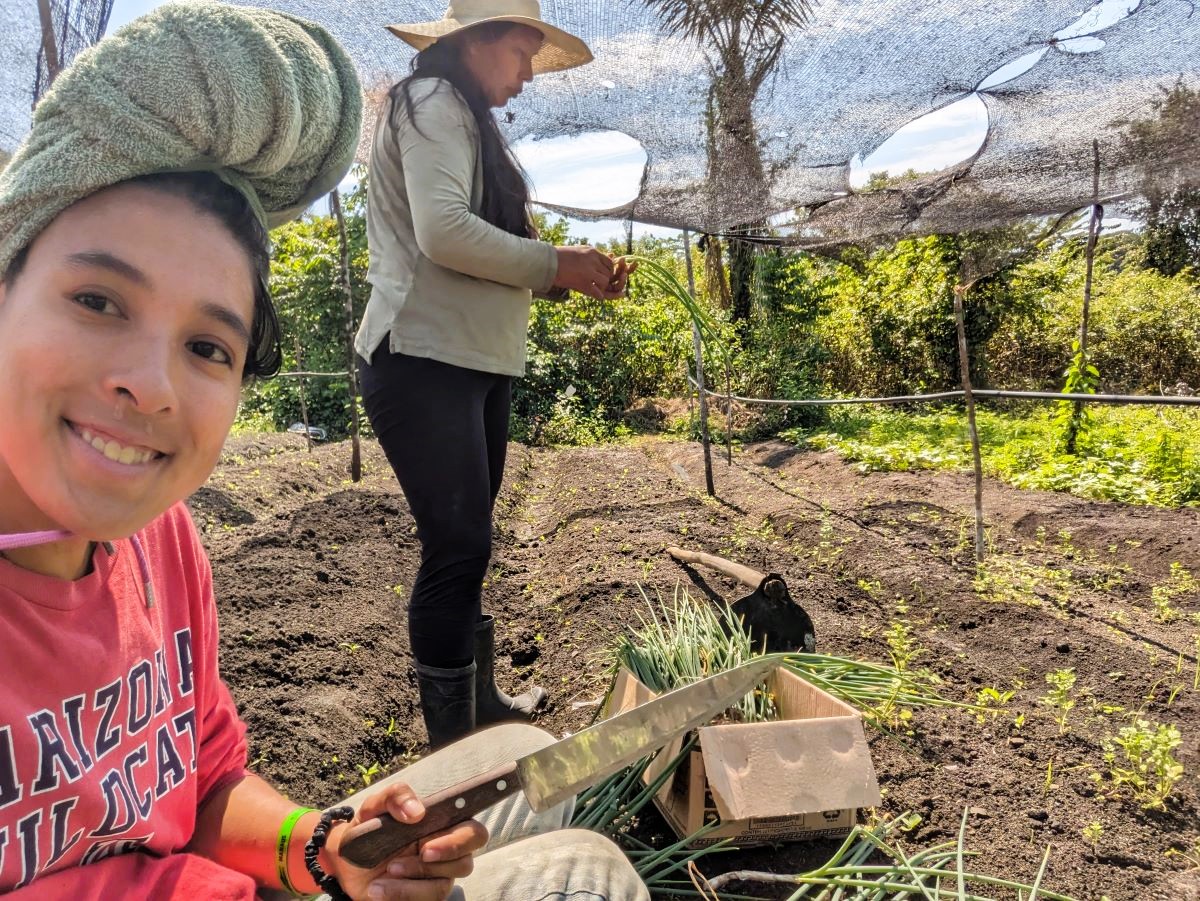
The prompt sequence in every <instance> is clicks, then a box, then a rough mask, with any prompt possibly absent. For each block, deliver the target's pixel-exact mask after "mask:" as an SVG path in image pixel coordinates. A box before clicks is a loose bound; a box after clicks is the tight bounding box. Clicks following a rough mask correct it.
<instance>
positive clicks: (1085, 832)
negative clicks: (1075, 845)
mask: <svg viewBox="0 0 1200 901" xmlns="http://www.w3.org/2000/svg"><path fill="white" fill-rule="evenodd" d="M1079 832H1080V834H1081V835H1082V836H1083V840H1084V841H1085V842H1087V843H1088V844H1089V845H1091V846H1092V853H1095V851H1096V846H1097V845H1099V844H1100V838H1101V836H1103V835H1104V825H1103V824H1102V823H1101V822H1100V821H1099V820H1093V821H1092V822H1090V823H1088V824H1087V825H1086V826H1084V827H1083V828H1082V829H1081V830H1079Z"/></svg>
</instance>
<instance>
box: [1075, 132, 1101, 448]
mask: <svg viewBox="0 0 1200 901" xmlns="http://www.w3.org/2000/svg"><path fill="white" fill-rule="evenodd" d="M1103 222H1104V207H1102V206H1101V205H1100V142H1099V141H1098V140H1095V139H1093V140H1092V216H1091V218H1090V219H1089V220H1088V240H1087V257H1086V263H1087V268H1086V270H1085V274H1084V278H1083V313H1082V314H1081V315H1080V317H1079V369H1080V371H1081V372H1084V373H1086V372H1087V366H1088V320H1089V319H1090V318H1091V309H1092V272H1093V270H1094V268H1095V265H1096V242H1097V241H1099V240H1100V227H1101V225H1102V224H1103ZM1085 390H1086V389H1085ZM1082 418H1083V401H1081V400H1077V401H1075V416H1074V417H1073V418H1072V419H1071V425H1070V426H1069V430H1068V432H1067V453H1068V454H1073V453H1075V441H1076V439H1077V438H1078V437H1079V434H1078V431H1077V428H1076V424H1077V423H1079V422H1080V421H1081V420H1082Z"/></svg>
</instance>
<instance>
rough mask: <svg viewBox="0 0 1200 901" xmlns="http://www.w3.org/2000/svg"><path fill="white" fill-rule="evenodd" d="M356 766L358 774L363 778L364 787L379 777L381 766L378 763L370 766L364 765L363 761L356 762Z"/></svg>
mask: <svg viewBox="0 0 1200 901" xmlns="http://www.w3.org/2000/svg"><path fill="white" fill-rule="evenodd" d="M354 768H355V769H357V770H358V775H359V777H360V778H361V779H362V783H363V786H364V787H365V786H369V785H370V784H371V783H372V782H374V781H375V780H376V779H378V778H379V774H380V767H379V764H378V763H373V764H371V765H370V766H363V765H362V764H361V763H356V764H355V765H354Z"/></svg>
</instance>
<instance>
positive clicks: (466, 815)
mask: <svg viewBox="0 0 1200 901" xmlns="http://www.w3.org/2000/svg"><path fill="white" fill-rule="evenodd" d="M776 664H777V661H775V660H773V659H770V658H757V659H755V660H751V661H750V662H748V663H743V664H742V665H741V666H738V667H735V668H734V669H731V670H726V671H725V672H722V673H717V674H716V675H715V676H709V677H708V678H707V679H702V680H701V681H699V682H693V683H692V684H691V685H686V686H684V687H683V688H677V689H675V690H674V691H671V692H668V693H667V694H665V695H662V696H661V697H659V698H655V699H654V700H653V701H649V702H647V703H645V704H642V705H640V706H638V707H635V708H633V709H632V710H627V711H625V712H624V713H621V714H618V715H617V716H615V717H612V718H611V719H608V720H604V721H603V722H600V723H596V724H595V725H594V726H590V727H589V728H587V729H584V730H583V731H582V732H577V733H575V734H574V735H571V736H568V737H567V738H564V739H563V740H562V741H559V742H555V743H554V744H552V745H549V746H547V747H545V748H542V749H541V750H539V751H534V752H533V753H532V754H527V755H525V756H524V757H522V758H520V759H519V760H515V761H512V762H509V763H505V764H503V765H501V766H499V767H497V768H495V769H493V770H490V771H488V772H486V773H481V774H479V775H478V776H474V777H472V778H470V779H466V780H464V781H462V782H459V783H458V784H456V785H452V786H449V787H448V788H446V789H443V790H442V791H440V792H436V793H434V794H432V795H430V796H428V797H426V798H423V799H422V803H423V804H424V805H425V816H424V817H423V818H422V819H421V820H420V822H417V823H411V824H410V823H401V822H400V821H399V820H396V819H394V818H392V817H391V816H388V815H387V814H384V815H383V816H380V817H376V818H374V819H370V820H367V821H365V822H363V823H360V824H358V825H357V826H353V827H351V828H350V830H349V831H348V832H347V833H346V835H345V837H344V838H343V839H342V843H341V847H340V852H339V853H340V854H341V856H342V857H345V858H346V859H347V860H349V861H350V862H351V863H353V864H355V865H356V866H360V867H367V868H371V867H376V866H379V864H381V863H383V861H385V860H387V859H388V858H389V857H390V856H392V855H393V854H395V853H396V852H397V851H399V850H400V849H401V848H404V847H406V846H407V845H409V844H411V843H413V842H415V841H419V840H420V839H422V838H425V837H426V836H428V835H432V834H433V833H435V832H441V831H442V830H444V829H448V828H450V827H451V826H453V825H454V824H456V823H461V822H462V821H463V820H469V819H471V818H472V817H473V816H474V815H475V814H477V813H479V812H480V811H482V810H485V809H487V808H488V807H491V806H492V805H493V804H496V803H497V802H499V801H501V800H503V799H504V798H506V797H508V796H509V795H512V794H515V793H516V792H517V791H523V792H524V793H525V798H526V800H527V801H528V802H529V806H530V807H532V808H533V809H534V810H535V811H539V812H540V811H543V810H547V809H549V808H551V807H554V806H555V805H556V804H560V803H562V802H563V801H565V800H567V799H568V798H570V797H572V796H573V795H575V794H578V793H579V792H580V791H582V790H583V789H585V788H587V787H588V786H591V785H595V784H596V783H597V782H599V781H600V780H601V779H604V778H606V777H608V776H611V775H612V774H613V773H615V772H617V771H618V770H619V769H621V768H622V767H624V766H628V765H629V764H631V763H633V762H634V761H636V760H639V759H640V758H642V757H645V756H646V755H647V754H650V753H651V752H653V751H656V750H658V749H659V748H661V747H663V746H664V745H666V744H667V743H669V742H670V741H671V740H672V739H673V738H675V737H676V736H677V735H680V734H682V733H684V732H687V731H688V730H689V729H693V728H695V727H696V726H700V725H703V724H704V723H706V722H708V721H709V720H710V719H712V718H713V717H714V716H716V715H717V714H719V713H721V712H722V711H724V710H726V709H728V708H729V707H732V706H733V705H734V704H735V703H737V701H738V700H740V699H741V698H742V697H744V696H745V695H746V694H748V693H749V692H750V691H751V690H752V689H753V688H754V686H755V685H757V684H758V683H759V682H761V681H762V680H763V679H765V678H766V676H767V674H768V673H769V672H770V671H771V670H772V669H773V668H774V667H775V666H776Z"/></svg>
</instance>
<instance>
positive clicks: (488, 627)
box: [475, 615, 546, 726]
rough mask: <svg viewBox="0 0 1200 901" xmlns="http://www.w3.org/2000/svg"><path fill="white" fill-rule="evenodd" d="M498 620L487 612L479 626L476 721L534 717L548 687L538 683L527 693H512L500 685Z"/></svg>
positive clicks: (499, 720) (476, 722)
mask: <svg viewBox="0 0 1200 901" xmlns="http://www.w3.org/2000/svg"><path fill="white" fill-rule="evenodd" d="M495 659H496V621H495V619H494V618H493V617H491V616H488V615H484V617H483V619H481V620H480V621H479V623H478V624H477V625H476V626H475V725H476V726H490V725H492V724H493V723H506V722H512V721H517V722H520V721H522V720H523V721H525V722H528V721H529V720H531V719H533V714H534V711H536V710H537V709H538V708H539V707H541V706H542V704H543V703H544V702H545V700H546V689H544V688H541V687H540V686H537V685H535V686H534V687H533V688H531V689H530V690H529V691H527V692H525V694H522V695H517V697H515V698H513V697H509V696H508V695H506V694H505V693H504V692H502V691H501V690H500V689H499V688H497V687H496V680H495V673H494V670H493V664H494V662H495Z"/></svg>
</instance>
